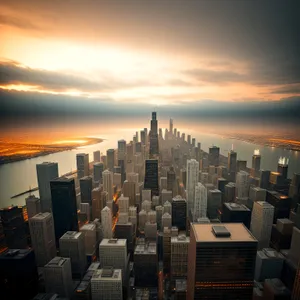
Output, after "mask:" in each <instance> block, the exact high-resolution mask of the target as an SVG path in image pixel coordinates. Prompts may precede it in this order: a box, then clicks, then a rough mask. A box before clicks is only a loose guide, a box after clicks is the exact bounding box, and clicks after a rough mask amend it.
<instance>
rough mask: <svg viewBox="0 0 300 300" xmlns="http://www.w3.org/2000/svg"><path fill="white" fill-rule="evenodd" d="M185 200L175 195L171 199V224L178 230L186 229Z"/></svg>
mask: <svg viewBox="0 0 300 300" xmlns="http://www.w3.org/2000/svg"><path fill="white" fill-rule="evenodd" d="M186 206H187V204H186V200H185V199H183V198H182V197H181V196H175V197H174V198H173V200H172V226H176V227H177V228H178V230H186V216H187V214H186V208H187V207H186Z"/></svg>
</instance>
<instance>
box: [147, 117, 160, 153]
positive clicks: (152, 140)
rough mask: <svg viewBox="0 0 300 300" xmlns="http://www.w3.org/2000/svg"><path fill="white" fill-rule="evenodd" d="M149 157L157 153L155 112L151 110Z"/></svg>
mask: <svg viewBox="0 0 300 300" xmlns="http://www.w3.org/2000/svg"><path fill="white" fill-rule="evenodd" d="M149 136H150V151H149V154H150V158H155V156H156V155H158V154H159V150H158V149H159V148H158V133H157V119H156V112H152V120H151V129H150V134H149Z"/></svg>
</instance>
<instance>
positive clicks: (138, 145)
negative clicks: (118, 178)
mask: <svg viewBox="0 0 300 300" xmlns="http://www.w3.org/2000/svg"><path fill="white" fill-rule="evenodd" d="M141 152H142V143H141V142H137V143H135V153H141Z"/></svg>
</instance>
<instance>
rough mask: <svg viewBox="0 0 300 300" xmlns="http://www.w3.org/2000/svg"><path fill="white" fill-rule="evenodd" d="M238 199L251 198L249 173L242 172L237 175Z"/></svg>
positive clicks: (236, 189)
mask: <svg viewBox="0 0 300 300" xmlns="http://www.w3.org/2000/svg"><path fill="white" fill-rule="evenodd" d="M235 191H236V197H237V198H239V199H242V198H248V197H249V173H247V172H245V171H240V172H238V173H237V174H236V188H235Z"/></svg>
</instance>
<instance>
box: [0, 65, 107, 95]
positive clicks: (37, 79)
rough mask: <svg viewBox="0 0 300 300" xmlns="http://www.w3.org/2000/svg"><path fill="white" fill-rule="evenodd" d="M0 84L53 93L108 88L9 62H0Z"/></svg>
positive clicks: (72, 76) (58, 73)
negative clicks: (33, 87) (19, 85)
mask: <svg viewBox="0 0 300 300" xmlns="http://www.w3.org/2000/svg"><path fill="white" fill-rule="evenodd" d="M0 84H2V85H7V84H27V85H33V86H38V87H40V88H44V89H48V90H53V91H63V90H67V89H78V90H80V91H99V90H100V91H101V90H102V89H105V88H108V86H106V85H101V84H99V83H97V82H93V81H91V80H87V79H84V78H79V77H76V76H74V75H69V74H62V73H60V72H53V71H47V70H37V69H31V68H28V67H21V66H20V65H18V64H16V62H10V61H6V62H0Z"/></svg>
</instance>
